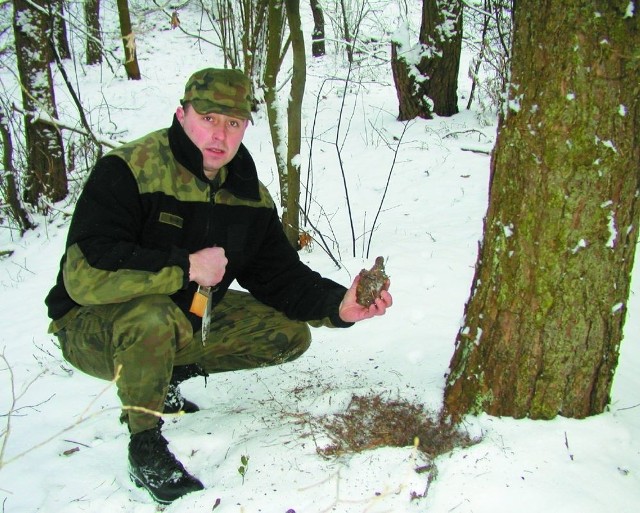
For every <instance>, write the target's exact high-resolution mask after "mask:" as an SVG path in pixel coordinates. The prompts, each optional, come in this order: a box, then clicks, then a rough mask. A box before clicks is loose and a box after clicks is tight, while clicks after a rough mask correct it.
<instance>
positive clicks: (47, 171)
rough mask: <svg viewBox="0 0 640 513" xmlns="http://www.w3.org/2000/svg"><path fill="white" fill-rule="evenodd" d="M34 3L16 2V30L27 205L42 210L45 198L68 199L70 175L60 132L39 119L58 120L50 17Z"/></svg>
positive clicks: (53, 199) (14, 20)
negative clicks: (68, 176)
mask: <svg viewBox="0 0 640 513" xmlns="http://www.w3.org/2000/svg"><path fill="white" fill-rule="evenodd" d="M33 3H35V2H34V0H15V1H14V3H13V9H14V16H13V29H14V37H15V40H16V56H17V61H18V73H19V75H20V82H21V84H22V103H23V106H24V110H25V113H26V114H25V140H26V145H27V166H28V169H27V171H26V178H25V201H26V202H27V203H28V204H29V205H32V206H34V207H39V208H42V209H44V208H43V207H42V205H41V204H40V199H41V198H42V197H44V198H46V199H48V200H50V201H52V202H56V201H59V200H61V199H63V198H65V197H66V195H67V175H66V166H65V160H64V150H63V145H62V136H61V134H60V131H59V130H58V129H57V128H55V127H54V126H53V125H52V124H51V123H46V122H43V121H41V120H40V116H45V117H49V118H53V119H57V118H58V112H57V110H56V102H55V95H54V90H53V79H52V77H51V69H50V68H49V56H50V54H51V52H50V48H51V47H50V45H52V44H53V43H52V41H51V39H50V37H49V36H50V34H49V33H48V32H47V29H48V21H49V19H48V16H47V15H46V14H45V13H46V9H45V8H44V6H43V5H42V4H43V3H44V2H42V0H40V3H39V4H38V5H40V7H41V8H42V10H41V9H37V8H35V7H33V5H32V4H33Z"/></svg>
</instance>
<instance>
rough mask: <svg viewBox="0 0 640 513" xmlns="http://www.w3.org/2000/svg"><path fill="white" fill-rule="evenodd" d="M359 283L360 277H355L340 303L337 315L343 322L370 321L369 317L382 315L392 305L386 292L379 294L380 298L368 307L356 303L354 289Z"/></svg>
mask: <svg viewBox="0 0 640 513" xmlns="http://www.w3.org/2000/svg"><path fill="white" fill-rule="evenodd" d="M359 281H360V275H358V276H356V279H355V280H353V284H352V285H351V288H349V290H347V292H346V294H345V295H344V298H343V300H342V303H340V307H339V309H338V314H339V315H340V318H341V319H342V320H343V321H345V322H358V321H363V320H365V319H371V317H376V316H378V315H384V314H385V312H386V311H387V308H389V307H390V306H391V305H392V304H393V298H392V297H391V294H389V292H388V291H387V290H383V291H382V292H380V297H379V298H377V299H376V300H375V302H373V303H372V304H371V305H370V306H368V307H367V306H362V305H360V304H358V302H357V301H356V288H357V286H358V282H359ZM387 288H388V287H387Z"/></svg>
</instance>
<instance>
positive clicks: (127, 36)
mask: <svg viewBox="0 0 640 513" xmlns="http://www.w3.org/2000/svg"><path fill="white" fill-rule="evenodd" d="M118 18H119V19H120V34H121V35H122V44H123V46H124V69H125V70H126V72H127V78H128V79H129V80H140V78H142V77H141V75H140V68H139V66H138V57H137V54H136V38H135V35H134V33H133V30H132V28H131V16H130V14H129V1H128V0H118Z"/></svg>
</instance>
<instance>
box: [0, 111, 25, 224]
mask: <svg viewBox="0 0 640 513" xmlns="http://www.w3.org/2000/svg"><path fill="white" fill-rule="evenodd" d="M0 142H1V143H2V144H0V147H1V148H2V166H3V168H4V173H2V175H0V190H2V199H3V201H6V204H7V207H8V209H7V212H8V216H9V219H10V220H11V221H12V222H13V223H15V224H17V225H18V229H19V230H20V234H24V232H25V231H27V230H29V229H30V228H33V224H32V223H31V220H30V219H29V215H28V214H27V212H26V210H25V209H24V208H23V207H22V204H21V203H20V195H19V194H18V185H17V183H16V176H17V172H16V169H15V167H14V165H13V141H12V139H11V129H10V127H9V123H8V120H7V117H6V116H5V115H4V110H3V109H0Z"/></svg>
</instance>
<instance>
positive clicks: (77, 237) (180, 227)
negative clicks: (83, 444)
mask: <svg viewBox="0 0 640 513" xmlns="http://www.w3.org/2000/svg"><path fill="white" fill-rule="evenodd" d="M219 175H221V179H220V180H218V182H221V183H219V184H218V185H216V184H215V183H212V182H210V181H209V180H208V179H207V178H206V177H205V175H204V172H203V169H202V154H201V153H200V150H198V148H197V147H196V146H195V145H194V144H193V143H192V142H191V140H190V139H189V138H188V137H187V135H186V134H185V132H184V130H183V129H182V126H181V125H180V123H179V122H178V121H177V119H176V118H175V117H174V120H173V124H172V126H171V127H170V128H168V129H164V130H160V131H157V132H153V133H151V134H149V135H147V136H145V137H142V138H141V139H138V140H137V141H134V142H131V143H129V144H126V145H124V146H122V147H120V148H118V149H116V150H114V151H112V152H110V153H109V154H108V155H106V156H104V157H102V158H101V159H99V160H98V162H97V163H96V165H95V167H94V169H93V170H92V172H91V174H90V175H89V178H88V180H87V183H86V184H85V187H84V189H83V191H82V194H81V195H80V197H79V199H78V203H77V205H76V207H75V211H74V215H73V219H72V221H71V225H70V227H69V234H68V238H67V244H66V251H65V254H64V255H63V257H62V261H61V263H60V272H59V273H58V278H57V282H56V284H55V286H54V287H53V288H52V289H51V291H50V292H49V295H48V296H47V298H46V300H45V302H46V304H47V307H48V312H49V316H50V317H51V318H52V319H53V320H54V322H53V323H52V327H51V331H56V330H57V329H60V328H61V327H63V326H61V325H60V324H59V323H57V322H56V321H58V320H60V319H61V318H62V317H63V316H65V314H67V313H68V312H70V311H71V310H72V309H73V308H74V307H75V306H78V305H94V304H107V303H117V302H124V301H128V300H130V299H132V298H135V297H138V296H141V295H146V294H167V295H169V296H170V297H171V298H172V299H173V301H174V302H175V303H176V304H177V305H178V306H179V307H180V308H181V310H182V311H183V312H184V313H185V315H187V317H188V318H189V320H190V321H191V323H192V325H193V327H194V331H196V330H198V329H200V322H201V321H200V318H199V317H197V316H195V315H193V314H191V313H189V306H190V304H191V300H192V298H193V294H194V292H195V290H196V288H197V285H196V284H195V283H194V282H189V278H188V277H189V254H190V253H193V252H195V251H197V250H199V249H202V248H205V247H210V246H214V245H217V246H219V247H222V248H224V250H225V253H226V256H227V259H228V264H227V268H226V274H225V276H224V279H223V281H222V282H221V283H220V285H219V287H218V288H217V291H216V292H215V294H214V295H213V297H212V301H213V306H214V308H215V304H216V303H217V302H218V301H220V299H221V298H222V296H223V295H224V294H225V292H226V291H227V289H228V288H229V285H230V284H231V283H232V282H233V280H234V279H237V280H238V283H239V284H240V285H241V286H242V287H244V288H246V289H247V290H248V291H249V292H251V293H252V294H253V295H254V296H255V297H256V298H257V299H258V300H260V301H262V302H263V303H265V304H267V305H269V306H272V307H274V308H276V309H277V310H279V311H281V312H284V313H285V314H286V315H287V316H289V317H291V318H293V319H297V320H302V321H316V322H315V323H314V324H324V325H327V326H340V327H342V326H348V325H350V323H345V322H343V321H341V320H340V318H339V317H338V306H339V304H340V301H341V300H342V298H343V296H344V293H345V291H346V289H345V287H343V286H342V285H339V284H337V283H335V282H333V281H331V280H329V279H326V278H323V277H321V276H320V275H319V274H318V273H316V272H315V271H312V270H311V269H310V268H308V267H307V266H306V265H305V264H303V263H302V262H301V261H300V259H299V257H298V253H297V252H296V251H295V250H294V249H293V248H292V247H291V245H290V244H289V242H288V241H287V239H286V236H285V234H284V230H283V228H282V225H281V223H280V220H279V217H278V214H277V210H276V208H275V205H274V202H273V200H272V198H271V196H270V195H269V193H268V191H267V189H266V188H265V187H264V185H262V184H261V183H260V182H259V180H258V177H257V172H256V168H255V164H254V162H253V159H252V158H251V155H250V154H249V152H248V151H247V149H246V148H245V147H244V146H243V145H241V146H240V149H239V150H238V153H237V155H236V156H235V158H234V159H233V160H232V161H231V162H230V163H229V164H228V165H227V166H226V168H225V169H223V170H221V172H220V173H219Z"/></svg>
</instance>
